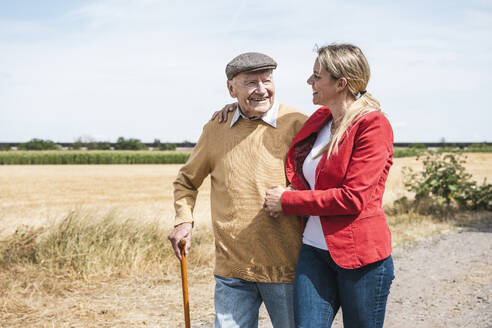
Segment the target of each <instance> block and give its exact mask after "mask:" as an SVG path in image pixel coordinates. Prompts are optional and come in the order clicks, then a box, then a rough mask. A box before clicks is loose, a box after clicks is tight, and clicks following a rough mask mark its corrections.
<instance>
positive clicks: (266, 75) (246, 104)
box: [227, 69, 275, 117]
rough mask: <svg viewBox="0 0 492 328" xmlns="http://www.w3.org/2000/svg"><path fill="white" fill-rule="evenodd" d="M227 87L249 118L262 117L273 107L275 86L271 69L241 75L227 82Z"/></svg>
mask: <svg viewBox="0 0 492 328" xmlns="http://www.w3.org/2000/svg"><path fill="white" fill-rule="evenodd" d="M227 87H228V89H229V93H230V94H231V97H233V98H237V101H238V103H239V107H241V110H242V112H243V113H244V114H245V115H246V116H248V117H254V116H262V115H263V114H265V113H266V112H268V111H269V110H270V108H272V106H273V101H274V97H275V85H274V84H273V74H272V70H271V69H270V70H263V71H258V72H243V73H239V74H238V75H236V76H235V77H234V78H233V79H232V81H227Z"/></svg>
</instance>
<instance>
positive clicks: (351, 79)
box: [315, 44, 381, 157]
mask: <svg viewBox="0 0 492 328" xmlns="http://www.w3.org/2000/svg"><path fill="white" fill-rule="evenodd" d="M317 52H318V61H319V63H320V66H321V67H322V68H324V69H325V70H326V71H327V72H328V73H330V75H331V76H332V78H333V79H336V80H338V79H340V78H342V77H343V78H345V79H346V80H347V88H348V91H349V95H350V96H351V97H353V99H354V100H355V101H354V103H353V104H352V105H351V106H350V108H349V109H348V110H347V111H346V112H345V114H344V116H343V117H342V118H341V121H340V122H337V123H338V127H337V128H336V130H335V131H334V132H333V134H332V136H331V138H330V142H329V143H328V144H327V145H326V146H325V147H323V149H321V151H320V152H319V153H318V154H317V155H316V156H315V157H318V156H320V155H321V154H323V153H324V152H325V151H327V150H328V155H327V156H330V155H331V153H332V152H335V153H336V152H337V151H338V143H339V142H340V140H341V139H342V137H343V135H344V133H346V132H347V129H348V128H349V127H350V126H351V125H352V124H353V123H355V122H356V121H357V120H358V119H360V118H361V117H362V116H364V115H365V114H367V113H369V112H373V111H381V108H380V104H379V102H378V101H377V100H376V99H375V98H374V97H373V96H371V94H369V93H368V92H366V87H367V83H368V82H369V77H370V75H371V71H370V69H369V64H368V63H367V59H366V57H365V56H364V54H363V53H362V51H361V50H360V49H359V48H358V47H356V46H354V45H351V44H330V45H328V46H323V47H321V48H318V49H317Z"/></svg>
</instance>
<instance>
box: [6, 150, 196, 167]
mask: <svg viewBox="0 0 492 328" xmlns="http://www.w3.org/2000/svg"><path fill="white" fill-rule="evenodd" d="M188 157H190V154H189V153H186V152H174V151H69V150H67V151H63V150H60V151H2V152H0V165H19V164H20V165H24V164H38V165H50V164H64V165H73V164H183V163H185V162H186V160H188Z"/></svg>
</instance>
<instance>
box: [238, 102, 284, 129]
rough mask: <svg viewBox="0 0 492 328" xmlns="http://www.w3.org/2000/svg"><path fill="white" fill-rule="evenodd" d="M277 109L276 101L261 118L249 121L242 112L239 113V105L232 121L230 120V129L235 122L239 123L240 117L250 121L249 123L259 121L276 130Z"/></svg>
mask: <svg viewBox="0 0 492 328" xmlns="http://www.w3.org/2000/svg"><path fill="white" fill-rule="evenodd" d="M278 107H279V106H278V103H277V102H276V101H274V103H273V106H272V108H270V110H269V111H268V112H266V113H265V114H263V115H262V116H261V117H258V118H254V119H251V118H248V117H246V116H245V115H244V114H243V112H242V111H241V109H240V108H239V105H238V106H237V109H236V111H235V112H234V116H233V117H232V120H231V128H232V126H233V125H234V124H236V122H237V121H239V118H240V117H242V118H244V119H246V120H250V121H252V120H259V119H261V120H263V122H265V123H266V124H268V125H270V126H272V127H274V128H276V127H277V116H278Z"/></svg>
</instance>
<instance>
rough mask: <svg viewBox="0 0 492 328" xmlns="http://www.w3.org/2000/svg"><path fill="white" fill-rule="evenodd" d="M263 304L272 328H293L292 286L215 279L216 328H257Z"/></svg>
mask: <svg viewBox="0 0 492 328" xmlns="http://www.w3.org/2000/svg"><path fill="white" fill-rule="evenodd" d="M262 301H263V302H264V303H265V307H266V309H267V311H268V314H269V315H270V320H271V321H272V324H273V327H275V328H294V306H293V285H292V284H280V283H264V282H253V281H246V280H243V279H238V278H225V277H219V276H215V297H214V303H215V328H239V327H240V328H257V327H258V311H259V309H260V305H261V302H262Z"/></svg>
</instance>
